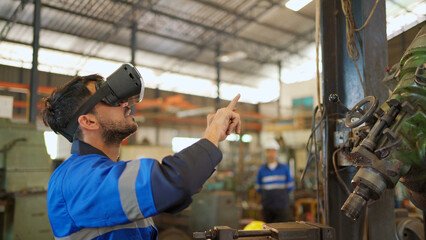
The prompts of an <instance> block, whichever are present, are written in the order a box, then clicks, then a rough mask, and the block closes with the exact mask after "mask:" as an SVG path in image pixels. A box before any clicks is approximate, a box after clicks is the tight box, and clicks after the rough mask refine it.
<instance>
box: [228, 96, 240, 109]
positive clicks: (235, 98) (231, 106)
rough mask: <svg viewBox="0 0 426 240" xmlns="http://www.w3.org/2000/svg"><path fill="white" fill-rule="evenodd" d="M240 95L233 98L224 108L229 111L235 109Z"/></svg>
mask: <svg viewBox="0 0 426 240" xmlns="http://www.w3.org/2000/svg"><path fill="white" fill-rule="evenodd" d="M240 96H241V95H240V94H239V93H238V94H237V96H235V97H234V99H232V101H231V102H230V103H229V104H228V106H227V107H226V108H228V109H230V110H231V111H233V110H235V109H236V106H237V102H238V100H239V99H240Z"/></svg>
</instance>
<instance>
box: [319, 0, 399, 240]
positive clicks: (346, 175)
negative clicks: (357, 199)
mask: <svg viewBox="0 0 426 240" xmlns="http://www.w3.org/2000/svg"><path fill="white" fill-rule="evenodd" d="M374 3H375V1H352V12H353V16H354V21H355V23H356V25H357V27H360V26H361V25H362V24H363V23H364V21H365V19H366V18H367V17H368V15H369V13H370V12H371V9H372V6H373V5H374ZM321 36H322V41H321V42H322V55H323V58H322V59H323V77H322V79H323V93H324V94H323V103H324V105H325V108H326V114H327V115H328V116H332V115H335V114H336V113H338V112H341V111H342V110H341V109H340V108H338V107H337V105H336V104H333V103H330V102H329V101H328V96H329V95H330V94H331V93H338V94H339V95H340V99H341V100H342V102H343V103H344V104H345V105H346V106H348V107H349V108H351V107H352V106H354V105H355V104H356V103H357V102H358V101H360V100H361V99H362V98H364V94H363V90H362V87H361V84H360V80H359V77H358V74H357V71H356V69H355V64H354V62H353V61H352V59H351V58H350V57H349V56H348V53H347V50H346V24H345V18H344V15H343V12H342V6H341V1H340V0H332V1H330V0H321ZM359 36H360V39H359V40H360V41H361V44H358V49H360V58H359V60H358V67H359V68H360V72H361V77H362V79H363V81H364V82H365V84H366V88H367V94H368V95H375V96H377V97H379V98H380V99H381V101H383V99H386V98H387V90H386V88H385V87H384V86H383V84H382V83H381V80H382V79H383V76H384V74H385V67H386V64H387V63H386V61H387V40H386V18H385V1H379V3H378V5H377V8H376V10H375V12H374V14H373V17H372V19H371V21H370V24H368V25H367V27H366V28H365V29H364V30H362V31H360V32H359ZM333 120H334V119H330V120H327V122H326V130H325V134H326V136H324V140H323V146H325V149H324V150H325V151H324V159H326V161H327V162H328V164H329V165H331V164H332V162H331V153H333V152H334V150H335V149H334V146H333V145H334V144H333V143H334V132H335V131H336V128H337V123H336V121H333ZM355 173H356V169H355V168H354V167H351V168H347V169H345V170H344V171H342V172H340V174H341V177H342V179H343V181H344V182H345V183H346V185H347V186H348V187H349V188H350V189H351V190H353V187H352V185H351V184H350V181H351V180H352V178H353V176H354V175H355ZM328 174H329V175H328V186H329V187H328V189H329V190H332V191H329V192H328V194H329V203H328V204H329V205H328V209H329V213H330V216H329V221H330V225H331V226H332V227H334V228H335V229H336V236H337V239H342V240H343V239H344V240H348V239H354V240H355V239H363V226H364V219H365V213H363V214H362V215H361V217H360V218H359V219H358V220H357V221H356V222H353V221H352V220H350V219H349V218H347V217H346V216H345V215H344V214H343V213H342V212H341V211H340V208H341V206H342V205H343V203H344V201H345V200H346V198H347V196H348V195H347V193H346V192H345V191H343V190H342V187H341V186H340V183H339V182H338V180H337V178H336V174H335V173H333V172H329V173H328ZM383 198H384V199H382V200H383V201H384V202H382V203H381V204H375V205H374V206H373V205H372V206H370V207H369V211H368V212H369V213H368V218H369V220H368V222H369V224H368V225H369V227H368V233H369V236H368V239H377V240H378V239H394V237H395V236H394V232H395V221H394V214H393V207H389V206H390V205H392V204H391V202H393V199H392V197H389V198H386V197H384V196H383ZM382 200H381V201H382ZM379 224H380V225H379Z"/></svg>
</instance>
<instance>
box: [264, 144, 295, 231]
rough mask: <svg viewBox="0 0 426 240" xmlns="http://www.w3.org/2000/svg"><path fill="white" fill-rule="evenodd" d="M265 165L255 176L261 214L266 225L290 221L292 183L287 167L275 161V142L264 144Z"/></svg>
mask: <svg viewBox="0 0 426 240" xmlns="http://www.w3.org/2000/svg"><path fill="white" fill-rule="evenodd" d="M263 148H264V149H265V151H266V152H265V155H266V160H267V163H266V164H264V165H262V166H261V167H260V169H259V172H258V174H257V180H256V190H257V191H258V192H259V193H260V194H261V202H262V214H263V218H264V221H265V222H267V223H273V222H286V221H289V220H290V208H289V202H290V200H289V191H291V190H292V189H293V188H294V181H293V178H292V177H291V175H290V170H289V167H288V166H287V165H286V164H282V163H279V162H278V161H277V158H278V153H279V148H280V147H279V145H278V143H277V142H276V141H274V140H273V141H269V142H267V143H266V144H264V146H263Z"/></svg>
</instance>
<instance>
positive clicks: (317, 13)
mask: <svg viewBox="0 0 426 240" xmlns="http://www.w3.org/2000/svg"><path fill="white" fill-rule="evenodd" d="M320 16H321V3H320V0H316V2H315V51H316V58H315V63H316V68H317V98H318V99H317V100H318V105H319V106H320V112H322V105H321V79H320V70H319V41H320V22H321V18H320Z"/></svg>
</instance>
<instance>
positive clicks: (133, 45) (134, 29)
mask: <svg viewBox="0 0 426 240" xmlns="http://www.w3.org/2000/svg"><path fill="white" fill-rule="evenodd" d="M137 31H138V23H137V22H133V24H132V36H131V40H130V47H131V53H130V54H131V59H130V63H131V64H132V65H133V66H136V59H135V54H136V32H137Z"/></svg>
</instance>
